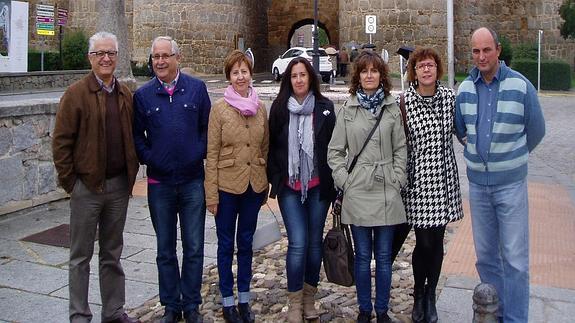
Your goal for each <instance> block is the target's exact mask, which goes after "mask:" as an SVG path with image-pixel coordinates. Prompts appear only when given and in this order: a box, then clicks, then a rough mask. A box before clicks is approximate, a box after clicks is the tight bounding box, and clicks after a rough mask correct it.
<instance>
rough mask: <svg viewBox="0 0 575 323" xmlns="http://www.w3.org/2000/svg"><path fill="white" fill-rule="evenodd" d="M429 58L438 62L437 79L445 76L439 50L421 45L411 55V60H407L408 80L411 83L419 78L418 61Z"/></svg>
mask: <svg viewBox="0 0 575 323" xmlns="http://www.w3.org/2000/svg"><path fill="white" fill-rule="evenodd" d="M428 58H431V59H432V60H434V61H435V64H437V79H438V80H440V79H441V78H442V77H443V62H442V61H441V57H440V56H439V54H438V53H437V51H436V50H435V49H433V48H431V47H420V48H417V49H416V50H415V51H413V52H412V53H411V54H410V55H409V61H408V62H407V80H408V81H409V82H410V83H411V82H415V80H416V79H417V75H416V73H415V66H417V63H419V62H421V61H422V60H424V59H428Z"/></svg>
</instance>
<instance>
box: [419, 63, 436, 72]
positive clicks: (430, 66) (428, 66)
mask: <svg viewBox="0 0 575 323" xmlns="http://www.w3.org/2000/svg"><path fill="white" fill-rule="evenodd" d="M436 67H437V64H435V63H422V64H417V66H415V69H416V70H432V69H434V68H436Z"/></svg>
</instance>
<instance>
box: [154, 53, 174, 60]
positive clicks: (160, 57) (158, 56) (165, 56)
mask: <svg viewBox="0 0 575 323" xmlns="http://www.w3.org/2000/svg"><path fill="white" fill-rule="evenodd" d="M175 55H176V54H170V55H168V54H162V55H158V54H156V55H152V59H153V60H155V61H159V60H160V59H162V60H164V61H165V60H167V59H168V58H170V57H172V56H175Z"/></svg>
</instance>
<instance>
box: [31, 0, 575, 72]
mask: <svg viewBox="0 0 575 323" xmlns="http://www.w3.org/2000/svg"><path fill="white" fill-rule="evenodd" d="M38 1H39V0H31V1H30V2H31V3H36V2H38ZM54 1H55V2H57V3H58V4H60V3H61V5H62V6H65V5H67V6H68V7H69V9H70V17H69V24H70V28H82V29H84V30H85V31H86V34H87V35H90V34H92V33H93V32H95V30H93V29H94V26H96V19H97V17H98V13H97V7H96V6H97V1H96V0H74V1H69V0H54ZM562 1H563V0H548V1H543V0H507V1H504V2H501V1H496V0H460V1H454V19H455V21H454V23H455V28H454V30H455V58H456V69H457V70H458V71H465V70H467V69H468V67H469V66H470V64H471V62H470V49H469V36H470V33H471V32H472V31H473V30H474V29H475V28H477V27H480V26H483V25H487V26H491V27H493V28H494V29H496V30H497V31H498V32H499V33H500V34H501V35H504V36H506V37H507V38H509V39H510V40H511V42H512V43H514V44H516V43H520V42H535V41H536V40H537V30H538V29H543V30H544V37H543V50H544V53H545V55H546V56H548V57H554V58H561V59H563V60H566V61H567V62H568V63H570V64H571V65H572V66H575V61H574V60H575V56H574V55H575V41H574V40H570V41H565V40H563V38H561V36H560V35H559V30H558V26H559V25H560V23H561V21H562V20H561V18H560V17H559V15H558V8H559V6H560V5H561V3H562ZM125 6H126V15H127V17H126V18H127V21H128V38H129V44H130V45H129V46H130V48H129V50H132V60H135V61H137V62H139V63H141V64H143V63H145V62H146V60H147V56H148V51H149V46H150V43H151V41H152V39H153V38H154V37H155V36H159V35H169V36H172V37H174V38H175V39H176V40H178V41H179V42H180V43H181V45H182V52H183V55H184V56H183V60H182V67H188V68H190V69H191V70H192V71H195V72H200V73H210V74H212V73H216V74H218V73H221V70H222V66H221V65H222V62H223V58H224V57H225V55H226V54H227V53H228V52H229V51H230V50H232V49H234V48H235V46H236V39H237V37H239V36H241V37H243V38H244V39H245V44H246V48H247V47H251V48H252V49H253V50H254V53H255V56H256V66H255V68H256V71H258V72H260V71H267V70H269V66H270V65H271V62H272V61H273V59H275V57H277V55H278V54H281V53H282V52H283V51H285V49H287V42H288V37H289V34H290V31H291V29H292V28H293V26H294V25H296V24H297V23H298V22H301V21H302V20H306V19H313V1H311V0H261V1H255V0H214V1H207V0H190V1H180V0H165V1H157V0H125ZM33 8H35V7H33V6H31V10H33ZM446 11H447V10H446V0H425V1H423V0H386V1H368V0H339V1H337V0H319V20H320V23H321V24H323V25H324V26H325V27H326V29H327V31H328V32H329V34H330V37H331V42H332V43H334V44H336V45H339V46H342V45H344V44H350V43H351V42H353V43H357V44H363V43H367V42H368V39H369V36H368V35H366V34H365V15H367V14H370V15H376V16H377V19H378V24H377V34H375V35H373V42H374V43H375V44H376V45H377V49H378V51H379V50H381V49H382V48H385V49H387V50H388V51H389V52H390V54H393V53H395V51H396V50H397V48H399V46H401V45H412V46H413V45H415V46H432V47H435V48H436V49H437V50H438V51H439V52H440V53H441V55H442V56H443V57H444V58H445V57H446V55H447V50H446V43H447V25H446ZM31 26H32V22H31ZM31 28H32V27H31ZM31 39H32V38H31ZM397 61H398V56H397V55H391V62H390V66H391V68H392V71H395V72H397V71H398V64H397Z"/></svg>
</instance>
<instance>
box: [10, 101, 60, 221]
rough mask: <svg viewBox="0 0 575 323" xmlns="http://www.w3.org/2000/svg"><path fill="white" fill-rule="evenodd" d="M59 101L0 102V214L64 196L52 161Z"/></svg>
mask: <svg viewBox="0 0 575 323" xmlns="http://www.w3.org/2000/svg"><path fill="white" fill-rule="evenodd" d="M57 105H58V100H57V99H54V100H41V101H37V102H34V103H26V104H23V105H18V106H13V105H7V104H2V103H0V169H1V170H2V171H1V172H0V183H1V185H0V215H1V214H5V213H9V212H12V211H15V210H19V209H22V208H26V207H31V206H35V205H39V204H42V203H46V202H49V201H52V200H56V199H60V198H63V197H64V196H66V195H65V193H64V192H63V191H62V190H61V189H58V188H57V187H56V182H57V180H56V171H55V168H54V164H53V163H52V149H51V142H52V138H51V137H50V134H51V133H52V129H53V128H54V117H55V113H56V109H57Z"/></svg>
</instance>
